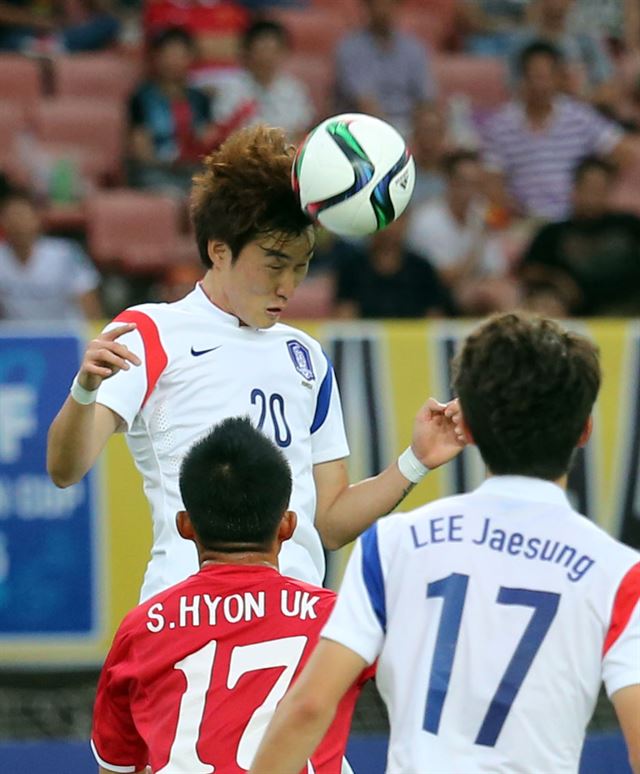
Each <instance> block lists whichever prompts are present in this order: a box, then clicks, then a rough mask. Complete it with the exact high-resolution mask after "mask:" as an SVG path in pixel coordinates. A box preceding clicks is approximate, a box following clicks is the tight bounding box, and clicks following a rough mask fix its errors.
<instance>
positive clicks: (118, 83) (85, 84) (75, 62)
mask: <svg viewBox="0 0 640 774" xmlns="http://www.w3.org/2000/svg"><path fill="white" fill-rule="evenodd" d="M140 70H141V68H140V65H139V64H138V63H136V62H134V61H133V59H131V58H127V57H123V56H121V55H117V54H109V53H105V54H74V55H72V56H58V57H56V58H55V59H54V60H53V77H54V89H55V93H56V94H57V95H58V96H60V97H93V98H105V97H106V98H109V99H116V100H124V99H126V98H127V97H128V96H129V94H130V93H131V92H132V91H133V90H134V89H135V88H136V86H137V84H138V80H139V78H140V74H141V73H140Z"/></svg>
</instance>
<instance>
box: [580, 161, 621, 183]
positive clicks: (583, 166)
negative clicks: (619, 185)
mask: <svg viewBox="0 0 640 774" xmlns="http://www.w3.org/2000/svg"><path fill="white" fill-rule="evenodd" d="M592 169H597V170H598V171H600V172H604V174H605V175H606V176H607V177H608V178H609V179H610V180H613V178H614V177H615V176H616V174H617V169H616V166H615V164H612V163H611V162H610V161H607V160H606V159H603V158H602V157H601V156H593V155H592V156H585V157H584V158H582V159H580V161H579V162H578V163H577V164H576V166H575V167H574V168H573V182H574V184H576V183H580V182H581V181H582V178H583V177H584V176H585V175H586V173H587V172H590V171H591V170H592Z"/></svg>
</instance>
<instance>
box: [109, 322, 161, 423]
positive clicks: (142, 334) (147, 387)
mask: <svg viewBox="0 0 640 774" xmlns="http://www.w3.org/2000/svg"><path fill="white" fill-rule="evenodd" d="M128 322H132V323H135V324H136V325H137V328H136V330H134V331H131V332H130V333H126V334H124V336H121V337H120V338H119V339H118V342H119V343H121V344H124V345H125V346H126V347H128V348H129V349H130V350H131V351H132V352H133V353H134V354H136V355H137V356H138V357H139V358H140V360H141V364H140V365H139V366H134V365H132V366H131V368H129V370H128V371H124V370H122V371H118V372H117V373H116V374H114V375H113V376H111V377H110V378H109V379H105V380H104V381H103V382H102V384H101V385H100V388H99V390H98V396H97V402H98V403H101V404H102V405H103V406H106V407H107V408H110V409H111V410H112V411H114V412H115V413H116V414H118V415H119V416H120V417H122V419H124V421H125V422H126V423H127V428H128V429H130V428H131V425H132V424H133V421H134V419H135V418H136V415H137V414H138V413H139V412H140V410H141V409H142V407H143V406H144V404H145V403H146V401H147V400H148V398H149V396H150V395H151V393H152V392H153V389H154V387H155V385H156V383H157V381H158V379H159V378H160V375H161V374H162V372H163V371H164V369H165V367H166V365H167V355H166V352H165V350H164V347H163V345H162V341H161V339H160V334H159V333H158V328H157V326H156V324H155V322H154V321H153V320H152V319H151V317H149V315H147V314H145V313H144V312H141V311H137V310H133V309H130V310H127V311H125V312H122V314H119V315H118V316H117V317H116V318H115V319H114V320H113V321H112V322H111V323H109V325H107V326H106V328H105V331H107V330H111V329H112V328H117V327H118V326H120V325H122V324H123V323H128Z"/></svg>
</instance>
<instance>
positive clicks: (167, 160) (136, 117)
mask: <svg viewBox="0 0 640 774" xmlns="http://www.w3.org/2000/svg"><path fill="white" fill-rule="evenodd" d="M150 48H151V70H152V74H151V78H150V79H149V80H148V81H146V82H145V83H143V84H142V85H141V86H140V87H139V88H138V89H137V90H136V92H135V93H134V94H133V96H132V98H131V101H130V104H129V119H130V136H129V183H130V184H131V185H133V186H135V187H137V188H150V189H154V190H159V191H164V192H165V193H169V194H172V195H178V196H183V195H185V194H187V193H188V192H189V190H190V187H191V177H192V175H193V172H194V171H195V169H196V168H197V165H198V161H199V158H200V156H201V155H202V153H203V152H204V151H205V148H206V141H207V134H208V133H209V131H210V130H211V124H210V121H211V114H210V100H209V97H208V96H207V95H206V94H205V93H204V92H202V91H200V90H199V89H196V88H193V87H190V86H188V85H187V78H188V74H189V68H190V66H191V63H192V62H193V54H194V49H193V39H192V38H191V36H190V35H189V33H188V32H185V31H184V30H181V29H178V28H173V29H168V30H164V31H163V32H160V33H159V34H158V35H157V36H156V37H155V38H154V39H153V40H152V41H151V46H150Z"/></svg>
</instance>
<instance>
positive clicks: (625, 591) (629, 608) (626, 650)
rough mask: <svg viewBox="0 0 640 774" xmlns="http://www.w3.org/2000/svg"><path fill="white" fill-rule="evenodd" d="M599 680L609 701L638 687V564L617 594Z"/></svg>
mask: <svg viewBox="0 0 640 774" xmlns="http://www.w3.org/2000/svg"><path fill="white" fill-rule="evenodd" d="M602 679H603V680H604V684H605V686H606V689H607V695H608V696H609V697H611V696H612V695H613V694H614V693H615V692H616V691H619V690H620V689H621V688H626V687H627V686H629V685H638V684H640V562H638V563H637V564H635V565H634V566H633V567H632V568H631V569H630V570H629V571H628V572H627V574H626V575H625V576H624V578H623V579H622V582H621V583H620V586H619V587H618V591H617V593H616V596H615V599H614V603H613V609H612V612H611V621H610V624H609V629H608V631H607V636H606V638H605V642H604V648H603V657H602Z"/></svg>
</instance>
